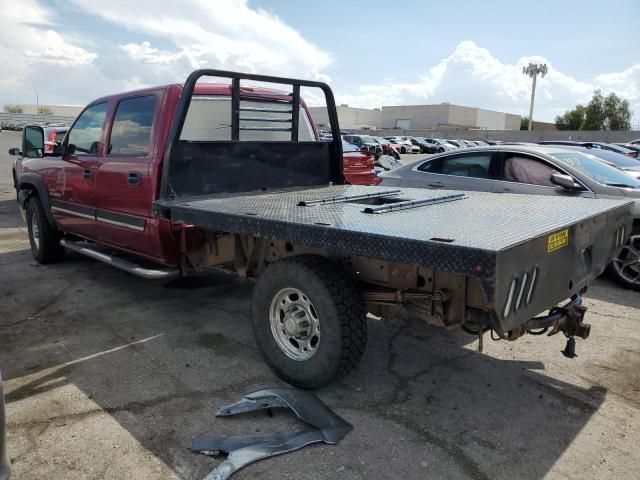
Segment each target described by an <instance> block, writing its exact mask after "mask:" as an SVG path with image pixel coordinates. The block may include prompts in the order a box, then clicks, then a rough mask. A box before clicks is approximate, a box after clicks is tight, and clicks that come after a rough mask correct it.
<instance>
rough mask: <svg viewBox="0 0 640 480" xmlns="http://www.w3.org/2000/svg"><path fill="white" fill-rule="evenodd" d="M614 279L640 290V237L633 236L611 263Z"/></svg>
mask: <svg viewBox="0 0 640 480" xmlns="http://www.w3.org/2000/svg"><path fill="white" fill-rule="evenodd" d="M611 266H612V267H613V268H612V272H611V273H613V275H614V278H615V279H616V280H617V281H618V282H619V283H621V284H622V285H624V286H626V287H628V288H633V289H635V290H640V235H633V236H632V237H631V238H630V239H629V241H628V242H627V243H626V244H625V245H624V246H623V247H622V250H621V251H620V253H619V254H618V256H617V257H616V258H615V259H614V260H613V262H612V263H611Z"/></svg>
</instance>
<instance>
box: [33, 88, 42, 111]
mask: <svg viewBox="0 0 640 480" xmlns="http://www.w3.org/2000/svg"><path fill="white" fill-rule="evenodd" d="M33 93H35V94H36V115H38V114H39V113H40V102H39V101H38V92H36V91H35V90H34V91H33Z"/></svg>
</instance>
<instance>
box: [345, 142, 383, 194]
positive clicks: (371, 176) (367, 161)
mask: <svg viewBox="0 0 640 480" xmlns="http://www.w3.org/2000/svg"><path fill="white" fill-rule="evenodd" d="M342 152H343V154H342V166H343V170H344V178H345V180H346V181H347V182H349V183H350V184H352V185H378V184H379V183H380V179H379V178H378V176H377V175H376V172H375V154H374V153H373V152H370V151H367V150H360V149H359V148H358V147H356V146H354V145H352V144H350V143H348V142H345V141H343V142H342Z"/></svg>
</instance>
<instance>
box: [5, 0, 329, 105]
mask: <svg viewBox="0 0 640 480" xmlns="http://www.w3.org/2000/svg"><path fill="white" fill-rule="evenodd" d="M73 3H74V4H75V6H74V8H76V7H77V8H78V9H79V10H80V13H78V12H76V15H78V14H80V15H88V16H97V17H100V18H101V19H103V20H105V21H107V22H109V23H111V24H114V25H116V26H119V27H121V28H125V29H130V30H131V31H133V32H135V33H136V34H137V35H138V36H140V35H143V36H144V35H146V36H148V39H146V40H145V41H142V42H137V43H136V42H127V41H126V40H125V41H123V42H121V44H118V45H107V46H105V43H106V42H108V39H105V38H102V39H99V40H100V41H99V42H98V43H99V46H100V47H101V48H102V50H100V49H99V48H98V47H97V46H96V45H95V44H94V42H92V41H91V38H88V39H83V38H81V37H79V36H66V35H64V34H63V33H62V32H64V31H65V30H67V28H66V27H67V26H65V25H64V19H63V18H62V12H55V11H54V10H53V9H50V8H48V7H46V6H44V5H43V4H42V3H40V2H39V1H38V0H2V8H1V9H0V20H1V21H2V24H3V29H2V30H0V61H1V62H2V64H4V65H11V66H12V68H11V74H10V75H3V76H2V77H0V100H1V101H2V102H6V103H13V102H16V103H17V102H32V101H33V97H34V93H33V92H34V90H38V91H39V92H40V97H41V100H42V101H44V102H48V103H82V102H86V101H88V100H90V99H92V98H94V97H96V96H98V95H104V94H105V93H110V92H114V91H118V90H123V89H125V88H128V87H130V86H136V87H142V86H147V85H157V84H162V83H167V82H174V81H176V80H182V79H184V78H186V76H187V75H188V74H189V73H190V72H191V71H192V70H193V69H195V68H202V67H211V68H218V69H228V70H239V71H246V72H256V73H265V74H269V73H270V74H277V75H282V76H300V77H306V78H313V79H320V80H325V81H327V80H329V78H328V77H327V76H326V74H324V73H323V72H322V71H323V70H324V69H325V68H326V67H327V65H329V64H330V63H331V61H332V58H331V56H330V55H329V54H328V53H327V52H325V51H324V50H322V49H320V48H318V47H317V46H315V45H313V44H312V43H310V42H309V41H307V40H306V39H305V38H303V37H302V35H301V34H300V33H299V32H297V31H296V30H295V29H293V28H291V27H290V26H288V25H286V24H285V23H284V22H282V21H281V20H280V19H279V18H278V17H276V16H274V15H273V14H271V13H268V12H265V11H263V10H258V9H254V8H251V7H249V5H248V4H247V2H246V1H245V0H217V1H216V2H215V3H214V2H211V1H209V0H206V1H205V0H185V1H182V2H180V5H179V8H176V6H175V4H174V2H172V1H168V0H158V1H156V0H138V1H136V2H131V1H130V0H90V1H87V0H73ZM65 8H66V9H68V8H69V7H68V6H65V7H63V9H62V10H63V11H64V9H65ZM57 13H60V15H61V17H57V16H56V15H57ZM58 18H59V21H60V24H59V25H58V24H56V21H57V19H58ZM72 30H73V29H72ZM125 38H126V36H125ZM143 38H144V37H143ZM85 45H91V47H85V48H83V46H85ZM88 48H91V49H92V50H95V51H89V50H88ZM55 66H58V67H60V68H59V70H58V71H57V72H56V69H55V68H54V67H55ZM62 67H69V68H67V69H66V70H65V69H63V68H62Z"/></svg>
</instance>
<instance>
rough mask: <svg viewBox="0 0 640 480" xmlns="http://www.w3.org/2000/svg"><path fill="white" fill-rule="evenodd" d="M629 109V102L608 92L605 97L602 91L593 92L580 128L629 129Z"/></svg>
mask: <svg viewBox="0 0 640 480" xmlns="http://www.w3.org/2000/svg"><path fill="white" fill-rule="evenodd" d="M630 129H631V111H630V110H629V102H628V101H627V100H624V99H622V98H620V97H618V96H617V95H616V94H615V93H613V92H612V93H610V94H609V95H607V96H606V97H605V96H604V95H602V91H600V90H596V91H595V92H593V98H592V99H591V101H590V102H589V104H588V105H587V108H586V111H585V119H584V123H583V124H582V130H630Z"/></svg>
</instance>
